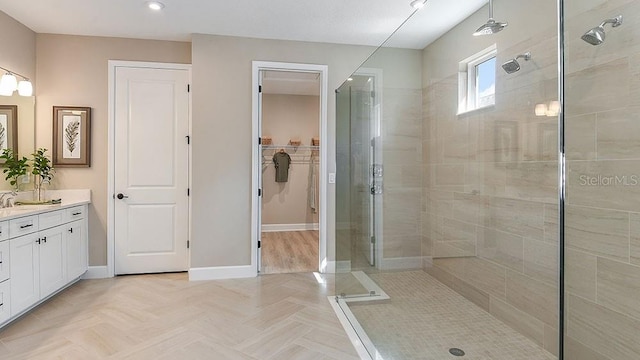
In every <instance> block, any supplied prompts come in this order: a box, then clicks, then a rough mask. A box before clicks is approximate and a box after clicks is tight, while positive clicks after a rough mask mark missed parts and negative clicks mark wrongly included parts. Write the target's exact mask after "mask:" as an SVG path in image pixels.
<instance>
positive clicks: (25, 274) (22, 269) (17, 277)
mask: <svg viewBox="0 0 640 360" xmlns="http://www.w3.org/2000/svg"><path fill="white" fill-rule="evenodd" d="M39 243H40V239H39V238H38V234H29V235H25V236H21V237H18V238H15V239H11V240H10V256H11V265H10V266H11V316H16V315H18V314H19V313H20V312H22V311H23V310H25V309H27V308H28V307H30V306H31V305H33V304H35V303H36V302H37V301H38V300H40V256H39V247H40V245H39Z"/></svg>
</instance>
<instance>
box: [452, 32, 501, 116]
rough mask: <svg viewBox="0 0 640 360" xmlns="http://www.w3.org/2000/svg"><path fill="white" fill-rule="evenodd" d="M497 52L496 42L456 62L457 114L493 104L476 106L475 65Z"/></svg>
mask: <svg viewBox="0 0 640 360" xmlns="http://www.w3.org/2000/svg"><path fill="white" fill-rule="evenodd" d="M497 53H498V49H497V47H496V44H493V45H491V46H489V47H488V48H486V49H484V50H482V51H480V52H478V53H476V54H474V55H472V56H470V57H468V58H466V59H464V60H462V61H461V62H460V63H459V64H458V114H464V113H466V112H470V111H474V110H479V109H484V108H488V107H492V106H494V105H495V100H494V103H493V104H489V105H484V106H482V107H480V106H478V104H477V102H478V86H477V75H478V74H477V73H476V66H478V65H479V64H482V63H483V62H485V61H487V60H490V59H491V58H495V57H496V55H497Z"/></svg>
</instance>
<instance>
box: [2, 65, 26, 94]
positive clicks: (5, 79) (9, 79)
mask: <svg viewBox="0 0 640 360" xmlns="http://www.w3.org/2000/svg"><path fill="white" fill-rule="evenodd" d="M0 70H3V71H5V74H4V75H2V78H0V95H1V96H11V95H13V92H14V91H16V90H18V94H19V95H20V96H31V95H33V85H32V84H31V81H29V79H28V78H27V77H26V76H24V75H20V74H18V73H17V72H14V71H11V70H9V69H5V68H3V67H1V66H0ZM16 75H17V76H19V77H21V78H22V80H20V82H18V78H16Z"/></svg>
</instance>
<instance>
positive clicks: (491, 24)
mask: <svg viewBox="0 0 640 360" xmlns="http://www.w3.org/2000/svg"><path fill="white" fill-rule="evenodd" d="M507 25H509V24H507V23H503V22H499V21H495V20H494V19H491V18H490V19H489V20H488V21H487V22H486V23H485V24H483V25H482V26H480V27H479V28H478V30H476V32H474V33H473V36H480V35H491V34H495V33H497V32H500V31H502V29H504V28H506V27H507Z"/></svg>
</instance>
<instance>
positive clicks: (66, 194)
mask: <svg viewBox="0 0 640 360" xmlns="http://www.w3.org/2000/svg"><path fill="white" fill-rule="evenodd" d="M46 194H47V195H46V196H47V198H48V199H62V203H60V204H52V205H18V206H13V207H8V208H1V209H0V221H5V220H11V219H15V218H19V217H23V216H29V215H36V214H41V213H44V212H48V211H55V210H60V209H67V208H70V207H74V206H79V205H85V204H90V203H91V191H90V190H87V189H82V190H47V192H46ZM31 197H32V192H31V191H24V192H20V193H18V196H16V197H15V201H20V200H31Z"/></svg>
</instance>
